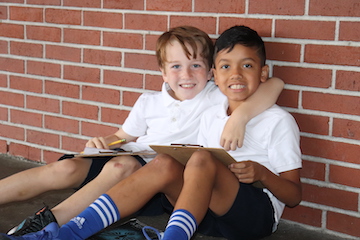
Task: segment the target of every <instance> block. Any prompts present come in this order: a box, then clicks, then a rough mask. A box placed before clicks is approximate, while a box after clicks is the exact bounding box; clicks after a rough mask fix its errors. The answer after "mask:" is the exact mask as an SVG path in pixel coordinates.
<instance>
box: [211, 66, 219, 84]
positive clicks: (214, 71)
mask: <svg viewBox="0 0 360 240" xmlns="http://www.w3.org/2000/svg"><path fill="white" fill-rule="evenodd" d="M211 72H212V74H213V76H214V82H215V84H216V85H218V83H217V73H216V69H215V68H212V69H211Z"/></svg>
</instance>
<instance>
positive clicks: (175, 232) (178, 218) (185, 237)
mask: <svg viewBox="0 0 360 240" xmlns="http://www.w3.org/2000/svg"><path fill="white" fill-rule="evenodd" d="M196 228H197V224H196V220H195V218H194V216H193V215H192V214H191V213H190V212H188V211H186V210H185V209H178V210H176V211H174V212H173V213H172V214H171V216H170V219H169V222H168V225H167V227H166V229H165V232H164V237H163V238H162V240H189V239H190V238H191V237H192V235H193V234H194V232H195V231H196Z"/></svg>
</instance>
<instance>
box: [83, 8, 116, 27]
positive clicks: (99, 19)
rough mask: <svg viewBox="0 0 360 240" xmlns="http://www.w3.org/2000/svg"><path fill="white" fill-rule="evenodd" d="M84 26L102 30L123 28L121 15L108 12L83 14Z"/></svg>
mask: <svg viewBox="0 0 360 240" xmlns="http://www.w3.org/2000/svg"><path fill="white" fill-rule="evenodd" d="M84 25H85V26H94V27H103V28H117V29H121V28H123V14H122V13H110V12H90V11H86V12H84Z"/></svg>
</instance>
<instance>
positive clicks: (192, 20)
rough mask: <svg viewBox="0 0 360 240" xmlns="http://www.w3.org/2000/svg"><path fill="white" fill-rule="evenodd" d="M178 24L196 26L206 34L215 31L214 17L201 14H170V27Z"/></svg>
mask: <svg viewBox="0 0 360 240" xmlns="http://www.w3.org/2000/svg"><path fill="white" fill-rule="evenodd" d="M180 25H191V26H194V27H197V28H199V29H201V30H203V31H204V32H206V33H207V34H215V33H216V18H215V17H202V16H194V17H193V16H186V17H185V16H170V27H176V26H180Z"/></svg>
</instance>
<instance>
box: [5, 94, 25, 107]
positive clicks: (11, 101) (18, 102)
mask: <svg viewBox="0 0 360 240" xmlns="http://www.w3.org/2000/svg"><path fill="white" fill-rule="evenodd" d="M0 96H1V98H0V104H4V105H9V106H16V107H24V95H23V94H19V93H12V92H8V91H0Z"/></svg>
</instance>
